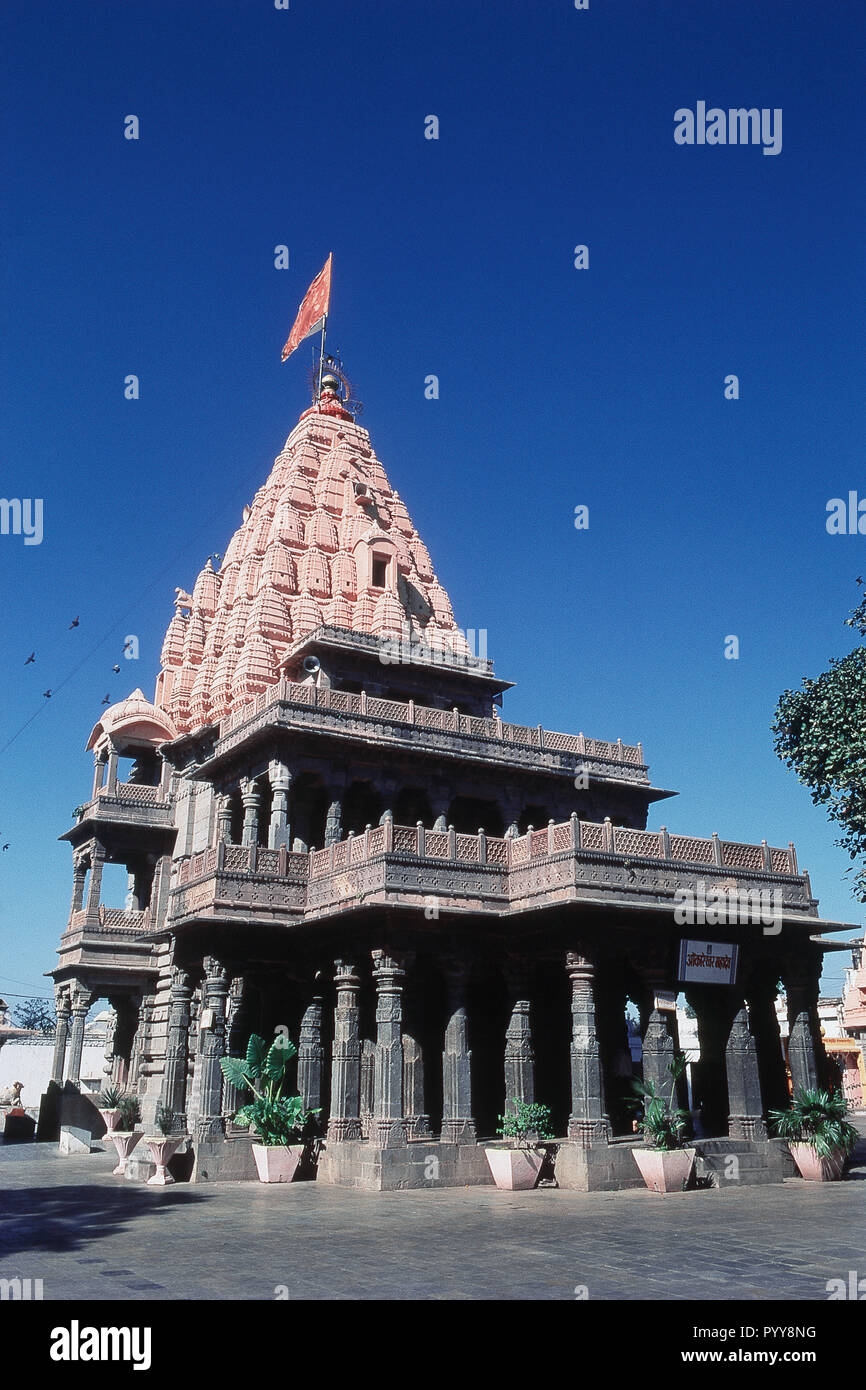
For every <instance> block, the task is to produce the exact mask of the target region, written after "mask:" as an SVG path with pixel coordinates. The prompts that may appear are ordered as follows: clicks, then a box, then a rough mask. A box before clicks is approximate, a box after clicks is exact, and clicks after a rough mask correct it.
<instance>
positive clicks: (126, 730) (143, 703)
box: [87, 690, 180, 749]
mask: <svg viewBox="0 0 866 1390" xmlns="http://www.w3.org/2000/svg"><path fill="white" fill-rule="evenodd" d="M179 732H180V731H179V730H178V729H177V728H175V726H174V724H173V722H172V720H171V719H170V718H169V717H168V715H167V714H166V711H165V710H163V709H157V707H156V705H154V704H151V702H150V700H148V698H147V696H146V695H145V693H144V691H143V690H133V692H132V694H131V695H127V697H126V699H125V700H119V701H118V702H117V704H115V705H109V707H108V709H107V710H106V711H105V713H104V714H103V715H102V716H101V718H100V719H99V721H98V722H97V723H96V724H94V726H93V730H92V732H91V734H90V738H89V739H88V740H87V747H88V748H89V749H90V748H96V747H97V745H98V744H101V743H104V742H105V741H106V740H107V739H109V738H110V739H112V741H114V740H115V739H116V738H118V737H120V736H122V737H123V738H125V739H128V740H130V741H132V742H139V743H140V742H144V743H165V742H167V741H169V740H171V739H173V738H177V735H178V733H179Z"/></svg>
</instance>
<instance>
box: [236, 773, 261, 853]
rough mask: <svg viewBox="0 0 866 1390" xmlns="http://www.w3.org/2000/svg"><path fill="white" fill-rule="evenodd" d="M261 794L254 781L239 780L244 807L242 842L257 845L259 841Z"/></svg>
mask: <svg viewBox="0 0 866 1390" xmlns="http://www.w3.org/2000/svg"><path fill="white" fill-rule="evenodd" d="M261 799H262V794H261V792H260V791H259V788H258V787H257V785H256V783H255V782H253V781H251V780H250V779H249V778H245V779H244V781H243V782H241V801H242V802H243V807H244V829H243V836H242V841H241V842H242V843H243V844H245V845H257V844H258V842H259V805H260V804H261Z"/></svg>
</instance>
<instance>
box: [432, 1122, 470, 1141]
mask: <svg viewBox="0 0 866 1390" xmlns="http://www.w3.org/2000/svg"><path fill="white" fill-rule="evenodd" d="M440 1142H441V1143H442V1144H475V1143H477V1142H478V1136H477V1135H476V1133H475V1121H474V1120H443V1121H442V1133H441V1135H440Z"/></svg>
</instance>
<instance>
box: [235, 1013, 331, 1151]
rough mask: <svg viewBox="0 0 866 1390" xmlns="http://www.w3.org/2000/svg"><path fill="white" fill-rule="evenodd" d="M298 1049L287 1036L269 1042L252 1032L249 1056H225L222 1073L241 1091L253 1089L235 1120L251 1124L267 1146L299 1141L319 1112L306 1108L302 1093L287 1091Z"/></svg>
mask: <svg viewBox="0 0 866 1390" xmlns="http://www.w3.org/2000/svg"><path fill="white" fill-rule="evenodd" d="M297 1055H298V1049H297V1048H296V1047H295V1045H294V1043H292V1042H290V1041H289V1039H288V1038H278V1039H277V1041H276V1042H274V1043H272V1044H271V1046H270V1047H269V1046H268V1043H267V1041H266V1039H265V1038H260V1037H259V1035H258V1034H257V1033H253V1034H252V1036H251V1038H250V1040H249V1042H248V1044H247V1053H246V1057H222V1058H220V1066H221V1067H222V1072H223V1076H224V1077H225V1078H226V1080H227V1081H228V1082H230V1084H231V1085H232V1086H235V1087H236V1088H237V1089H238V1090H239V1091H251V1092H252V1097H253V1098H252V1100H249V1101H247V1102H246V1103H245V1104H244V1105H242V1106H241V1107H240V1109H239V1110H238V1111H237V1112H236V1113H235V1116H234V1119H235V1123H236V1124H239V1125H251V1126H252V1128H253V1129H254V1130H255V1131H256V1133H257V1134H258V1136H259V1138H260V1139H261V1141H262V1143H263V1144H265V1145H267V1146H268V1147H272V1146H276V1145H278V1144H291V1143H297V1142H298V1141H299V1140H301V1139H303V1137H304V1131H305V1130H307V1129H308V1128H309V1126H310V1123H311V1121H312V1120H313V1119H314V1117H315V1116H316V1115H318V1114H319V1113H320V1112H319V1111H318V1110H305V1109H304V1102H303V1100H302V1098H301V1097H300V1096H299V1095H285V1094H284V1091H285V1087H286V1085H287V1083H288V1070H289V1065H290V1063H291V1062H293V1061H294V1059H295V1058H296V1057H297Z"/></svg>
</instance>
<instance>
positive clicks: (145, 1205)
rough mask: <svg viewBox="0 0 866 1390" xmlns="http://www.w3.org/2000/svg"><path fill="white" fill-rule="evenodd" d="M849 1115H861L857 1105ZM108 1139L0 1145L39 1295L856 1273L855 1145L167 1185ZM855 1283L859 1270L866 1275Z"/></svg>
mask: <svg viewBox="0 0 866 1390" xmlns="http://www.w3.org/2000/svg"><path fill="white" fill-rule="evenodd" d="M860 1127H861V1128H864V1129H866V1125H864V1123H863V1121H860ZM114 1162H115V1159H114V1156H113V1154H112V1155H109V1154H107V1153H105V1154H103V1153H99V1154H91V1155H90V1157H86V1156H85V1157H83V1158H60V1157H58V1155H57V1153H56V1148H55V1146H54V1145H15V1146H12V1145H10V1146H8V1147H6V1148H3V1147H2V1146H0V1184H2V1187H3V1189H4V1190H3V1192H2V1193H0V1215H2V1221H0V1278H14V1277H15V1276H18V1277H20V1278H30V1279H42V1280H43V1285H44V1298H45V1299H70V1300H76V1301H77V1300H79V1299H100V1300H101V1299H166V1300H180V1299H193V1300H204V1299H237V1298H241V1299H273V1298H274V1297H275V1291H276V1290H277V1288H278V1287H279V1286H284V1289H285V1291H284V1293H283V1296H284V1297H285V1296H288V1297H289V1298H302V1299H310V1298H312V1299H425V1300H430V1299H434V1300H435V1299H448V1300H451V1299H460V1300H470V1299H497V1300H499V1299H536V1300H538V1299H574V1298H575V1297H576V1296H580V1295H579V1286H585V1288H586V1295H585V1296H588V1297H589V1298H590V1299H612V1298H624V1299H674V1300H680V1299H704V1300H719V1299H725V1300H727V1299H756V1300H757V1299H795V1300H803V1301H809V1300H819V1301H823V1300H826V1299H827V1288H826V1285H827V1280H829V1279H840V1278H841V1279H844V1280H846V1281H847V1280H848V1276H849V1271H851V1270H855V1271H857V1272H858V1277H861V1278H862V1277H864V1276H866V1145H861V1149H860V1151H859V1152H858V1155H857V1160H856V1161H855V1166H854V1169H853V1171H852V1173H851V1175H850V1177H849V1178H848V1179H847V1180H846V1181H845V1182H842V1183H826V1184H824V1183H805V1182H803V1181H801V1180H800V1179H790V1180H789V1181H787V1182H786V1183H784V1184H783V1185H781V1186H770V1187H752V1188H748V1187H747V1188H737V1187H736V1186H735V1185H733V1184H731V1185H728V1186H726V1187H725V1188H724V1189H720V1190H714V1189H712V1190H706V1191H695V1192H685V1193H679V1194H676V1195H671V1196H666V1197H661V1196H658V1195H655V1194H653V1193H649V1192H645V1191H643V1190H640V1191H638V1190H633V1191H628V1192H618V1193H597V1194H584V1193H577V1192H562V1191H558V1190H554V1189H539V1190H537V1191H535V1192H527V1193H508V1192H499V1191H497V1190H496V1189H495V1188H478V1187H476V1188H462V1189H450V1190H443V1191H441V1192H436V1191H426V1192H390V1193H382V1194H378V1195H374V1194H355V1193H352V1192H350V1191H344V1190H342V1189H338V1188H329V1187H325V1186H324V1185H322V1186H320V1185H319V1184H317V1183H299V1184H291V1185H288V1186H264V1185H260V1184H258V1183H244V1184H236V1185H232V1184H228V1183H225V1184H223V1183H213V1184H210V1183H208V1184H202V1185H201V1186H196V1187H190V1186H186V1185H183V1186H181V1185H178V1186H176V1187H170V1188H167V1189H155V1188H148V1187H146V1186H143V1185H141V1186H140V1185H138V1184H132V1183H126V1182H124V1181H123V1180H122V1179H120V1178H114V1177H112V1176H111V1167H112V1165H113V1163H114ZM864 1287H866V1286H864Z"/></svg>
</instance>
